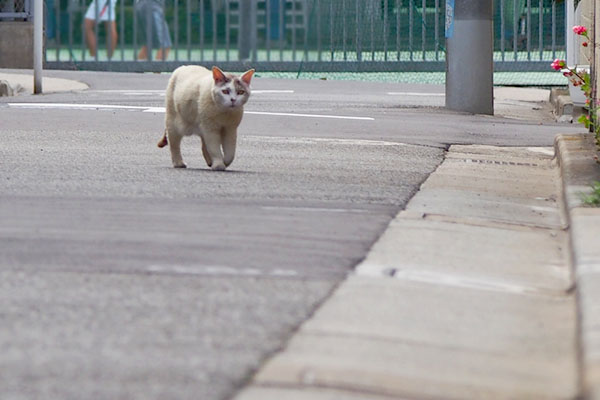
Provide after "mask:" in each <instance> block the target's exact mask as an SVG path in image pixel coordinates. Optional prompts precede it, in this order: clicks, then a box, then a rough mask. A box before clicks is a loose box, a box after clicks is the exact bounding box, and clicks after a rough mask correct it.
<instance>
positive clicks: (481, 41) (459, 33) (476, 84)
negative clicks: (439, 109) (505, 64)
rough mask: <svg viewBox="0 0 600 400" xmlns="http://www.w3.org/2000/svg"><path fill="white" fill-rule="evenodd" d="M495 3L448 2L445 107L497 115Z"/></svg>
mask: <svg viewBox="0 0 600 400" xmlns="http://www.w3.org/2000/svg"><path fill="white" fill-rule="evenodd" d="M493 46H494V30H493V1H492V0H447V1H446V107H447V108H449V109H451V110H456V111H465V112H470V113H474V114H490V115H493V114H494V82H493V75H494V63H493Z"/></svg>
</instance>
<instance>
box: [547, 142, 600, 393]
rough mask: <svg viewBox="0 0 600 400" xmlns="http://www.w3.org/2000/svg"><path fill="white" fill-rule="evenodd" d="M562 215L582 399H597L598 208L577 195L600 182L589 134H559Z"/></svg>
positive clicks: (599, 385) (599, 370) (599, 380)
mask: <svg viewBox="0 0 600 400" xmlns="http://www.w3.org/2000/svg"><path fill="white" fill-rule="evenodd" d="M554 146H555V150H556V158H557V161H558V164H559V168H560V174H561V180H562V193H563V201H564V203H563V204H564V207H565V214H566V217H567V219H568V223H569V237H570V244H571V259H572V263H573V273H574V280H575V283H576V287H577V301H578V314H579V342H580V368H581V373H582V382H581V384H582V394H583V398H585V399H593V400H596V399H600V208H592V207H586V206H585V205H584V204H583V202H582V200H581V196H582V194H587V193H589V192H590V185H591V184H592V183H593V182H594V181H600V165H598V164H597V163H596V162H595V161H594V159H593V156H594V154H596V146H595V144H594V138H593V136H592V135H591V134H581V135H558V136H556V138H555V143H554Z"/></svg>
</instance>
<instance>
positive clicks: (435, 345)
mask: <svg viewBox="0 0 600 400" xmlns="http://www.w3.org/2000/svg"><path fill="white" fill-rule="evenodd" d="M555 149H556V154H555V151H554V150H555ZM555 149H553V148H502V147H490V146H452V147H451V148H450V150H449V152H448V154H447V157H446V160H445V161H444V162H443V164H442V165H441V166H440V167H439V168H438V170H437V171H436V172H434V173H433V174H432V175H431V176H430V177H429V179H428V180H427V181H426V182H425V183H424V184H423V185H422V187H421V190H420V191H419V193H418V194H417V195H416V196H415V197H414V198H413V199H412V200H411V201H410V202H409V204H408V206H407V209H406V210H405V211H402V212H400V213H399V214H398V215H397V217H396V218H395V219H394V220H393V221H392V223H391V224H390V225H389V227H388V229H387V231H386V232H385V234H384V235H383V236H382V237H381V238H380V239H379V240H378V242H377V243H376V244H375V245H374V246H373V248H372V249H371V251H370V253H369V255H368V256H367V258H366V259H365V260H364V261H363V262H362V263H361V264H360V265H359V266H358V268H357V269H356V271H355V273H354V274H353V275H352V276H350V277H349V278H348V279H347V280H346V281H345V282H343V283H342V284H341V285H340V286H339V288H338V289H337V291H336V292H335V293H334V294H333V295H332V296H331V298H330V299H329V300H328V301H326V302H325V304H324V305H322V306H321V308H320V309H318V310H317V312H316V313H315V315H314V316H313V317H312V318H311V319H310V320H308V321H307V322H305V323H304V324H303V325H302V326H301V327H300V328H299V330H298V331H297V333H296V334H295V335H294V336H293V337H292V339H291V340H290V341H289V343H288V345H287V347H286V348H285V349H283V350H282V351H280V352H279V353H277V354H275V355H274V356H273V357H271V358H270V359H269V360H267V361H266V362H265V364H264V365H263V367H262V368H261V369H260V370H259V371H257V373H256V374H255V376H254V378H253V379H252V381H251V382H250V383H249V385H248V386H247V387H246V389H245V390H243V391H242V392H241V393H240V394H239V395H238V396H237V397H236V398H235V400H255V399H256V400H257V399H261V400H270V399H278V400H301V399H302V400H304V399H306V400H308V399H310V400H325V399H373V400H377V399H379V400H384V399H422V398H437V399H483V398H485V399H489V398H520V399H575V398H578V396H579V395H580V394H581V393H583V392H584V391H585V393H586V394H587V395H588V397H589V398H599V395H600V334H599V333H600V318H599V317H598V316H597V314H598V313H597V312H596V311H597V307H598V306H597V304H600V290H598V289H600V287H599V286H600V279H598V276H599V275H598V272H600V239H599V238H600V209H598V208H596V209H591V208H583V207H582V206H581V201H580V195H579V193H580V192H583V191H586V190H587V185H588V184H589V183H591V182H592V181H593V180H600V168H599V167H598V165H595V164H594V163H593V160H592V156H591V153H592V152H593V146H592V143H591V141H590V138H589V137H586V136H559V137H557V140H556V146H555ZM563 194H564V201H563ZM569 243H571V244H572V246H569ZM570 247H571V249H570ZM571 261H573V264H572V262H571ZM432 310H434V311H433V312H432ZM578 316H579V317H580V320H579V318H578ZM579 324H581V326H582V329H581V331H580V330H579ZM580 344H581V345H582V346H583V357H580V351H579V346H580ZM581 358H583V359H581ZM582 385H585V386H582Z"/></svg>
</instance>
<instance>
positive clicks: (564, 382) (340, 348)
mask: <svg viewBox="0 0 600 400" xmlns="http://www.w3.org/2000/svg"><path fill="white" fill-rule="evenodd" d="M573 352H574V351H573ZM575 367H576V365H575V357H574V356H571V357H569V359H568V360H565V359H563V360H559V359H556V360H554V361H552V362H549V361H548V360H547V359H544V360H540V359H537V358H535V357H529V354H528V353H527V352H523V353H522V354H520V355H519V356H514V355H508V354H505V353H503V352H501V351H493V352H473V351H465V350H464V349H461V348H460V347H458V346H454V345H452V344H450V345H447V346H435V345H431V344H428V343H423V342H422V341H415V342H410V341H406V342H402V341H388V340H382V339H377V338H371V337H360V336H346V335H340V336H336V335H311V334H301V335H297V336H295V337H294V338H293V339H292V341H291V342H290V344H289V351H286V352H284V353H280V354H279V355H277V356H275V357H274V358H273V359H271V360H270V361H269V362H267V364H266V365H265V366H264V367H263V369H262V370H261V371H260V372H259V373H258V374H257V375H256V377H255V381H256V382H257V383H258V384H261V385H272V384H277V385H305V386H308V385H311V386H315V387H335V388H344V389H346V390H352V391H358V392H367V393H377V394H381V395H386V396H397V397H400V398H411V397H417V398H436V399H463V400H464V399H506V398H522V399H567V398H574V397H575V396H576V394H577V384H576V377H575V374H574V372H573V371H575Z"/></svg>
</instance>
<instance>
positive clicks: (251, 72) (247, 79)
mask: <svg viewBox="0 0 600 400" xmlns="http://www.w3.org/2000/svg"><path fill="white" fill-rule="evenodd" d="M252 75H254V68H253V69H251V70H249V71H246V72H244V74H243V75H242V81H244V83H245V84H246V85H248V86H250V80H251V79H252Z"/></svg>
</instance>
